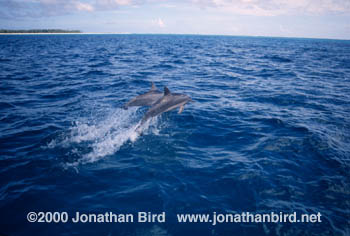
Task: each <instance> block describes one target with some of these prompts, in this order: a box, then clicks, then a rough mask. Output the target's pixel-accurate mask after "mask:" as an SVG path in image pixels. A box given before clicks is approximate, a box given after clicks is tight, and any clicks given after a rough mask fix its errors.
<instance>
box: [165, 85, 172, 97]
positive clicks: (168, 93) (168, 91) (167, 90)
mask: <svg viewBox="0 0 350 236" xmlns="http://www.w3.org/2000/svg"><path fill="white" fill-rule="evenodd" d="M170 94H171V93H170V90H169V89H168V88H167V87H166V86H165V87H164V96H167V95H170Z"/></svg>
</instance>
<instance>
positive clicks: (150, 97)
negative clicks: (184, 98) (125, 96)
mask: <svg viewBox="0 0 350 236" xmlns="http://www.w3.org/2000/svg"><path fill="white" fill-rule="evenodd" d="M162 96H163V93H162V92H161V91H159V90H158V89H157V87H156V86H155V84H154V83H153V82H152V87H151V89H150V90H149V91H148V92H147V93H144V94H141V95H138V96H137V97H134V98H133V99H131V100H130V101H129V102H128V103H126V104H125V105H124V106H123V108H124V109H128V107H132V106H152V105H153V104H154V103H155V102H156V101H158V100H159V99H160V98H161V97H162Z"/></svg>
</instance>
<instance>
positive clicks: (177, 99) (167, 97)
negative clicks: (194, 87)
mask: <svg viewBox="0 0 350 236" xmlns="http://www.w3.org/2000/svg"><path fill="white" fill-rule="evenodd" d="M188 102H192V99H191V98H190V97H189V96H187V95H185V94H179V93H171V92H170V91H169V89H168V88H167V87H164V96H163V97H161V98H160V99H159V100H158V101H156V102H155V103H154V104H153V105H152V106H151V108H150V109H149V110H148V111H147V112H146V114H145V116H144V117H143V118H142V120H141V124H140V125H142V124H144V123H145V122H146V121H147V120H148V119H150V118H151V117H155V116H157V115H160V114H162V113H163V112H167V111H170V110H173V109H176V108H178V107H179V112H178V113H179V114H180V113H181V112H182V111H183V109H184V106H185V104H186V103H188Z"/></svg>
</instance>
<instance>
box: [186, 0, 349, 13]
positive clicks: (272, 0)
mask: <svg viewBox="0 0 350 236" xmlns="http://www.w3.org/2000/svg"><path fill="white" fill-rule="evenodd" d="M192 3H194V4H195V5H198V6H199V7H201V8H215V9H217V10H220V11H224V12H230V13H234V14H241V15H255V16H276V15H285V14H299V13H309V14H323V13H327V12H335V13H341V12H343V13H350V1H348V0H344V1H343V0H317V1H316V0H192Z"/></svg>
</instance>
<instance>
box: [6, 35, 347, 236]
mask: <svg viewBox="0 0 350 236" xmlns="http://www.w3.org/2000/svg"><path fill="white" fill-rule="evenodd" d="M151 81H153V82H155V84H156V85H157V86H158V87H159V88H160V89H162V88H163V86H168V88H169V89H170V90H171V91H173V92H178V93H185V94H187V95H189V96H191V97H192V99H193V100H195V102H193V103H189V104H187V105H186V106H185V109H184V111H183V113H182V114H177V112H175V111H173V112H168V113H165V114H163V115H161V116H160V117H158V118H156V119H153V120H152V121H151V122H150V123H149V125H148V127H146V128H145V129H144V134H143V135H142V136H139V135H138V134H137V133H135V132H134V127H135V125H136V124H137V122H138V121H139V120H140V119H141V118H142V116H143V114H144V113H145V111H146V110H147V108H132V109H129V110H123V109H121V108H120V107H121V106H122V105H123V104H124V103H125V102H127V101H128V100H129V99H131V98H132V97H134V96H136V95H137V94H141V93H144V92H146V91H148V89H149V88H150V83H151ZM349 142H350V41H340V40H320V39H288V38H257V37H228V36H227V37H226V36H190V35H187V36H186V35H17V36H4V35H3V36H1V37H0V200H1V201H0V226H1V227H0V234H1V235H190V234H191V235H349V234H350V221H349V219H350V174H349V167H350V145H349ZM32 211H34V212H39V211H45V212H46V211H58V212H63V211H64V212H68V213H69V215H72V216H73V215H74V214H75V212H77V211H79V212H81V213H104V212H109V211H111V212H114V213H132V214H137V212H139V211H146V212H152V213H161V212H165V213H166V222H165V223H103V224H97V223H85V224H83V223H77V224H74V223H72V222H68V223H65V224H64V223H29V222H28V221H27V213H28V212H32ZM294 211H295V212H297V213H298V214H299V213H318V212H320V213H321V214H322V222H321V223H222V224H217V225H215V226H213V225H211V224H209V223H192V224H190V223H182V224H181V223H178V222H177V220H176V214H177V213H212V212H218V213H240V212H251V213H269V212H277V213H279V212H285V213H291V212H294Z"/></svg>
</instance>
